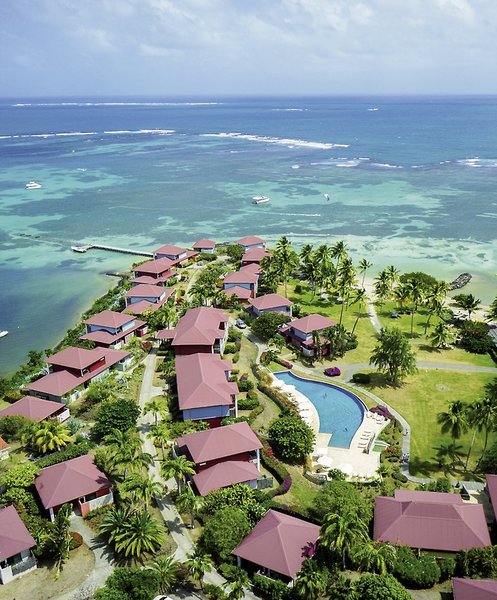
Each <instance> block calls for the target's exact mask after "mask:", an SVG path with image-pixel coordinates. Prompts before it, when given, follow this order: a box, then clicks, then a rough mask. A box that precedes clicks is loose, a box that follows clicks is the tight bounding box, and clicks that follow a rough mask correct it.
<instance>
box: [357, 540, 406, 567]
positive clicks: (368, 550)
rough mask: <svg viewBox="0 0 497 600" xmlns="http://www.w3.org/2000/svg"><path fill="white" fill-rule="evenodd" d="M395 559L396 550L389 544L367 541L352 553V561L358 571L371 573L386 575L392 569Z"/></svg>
mask: <svg viewBox="0 0 497 600" xmlns="http://www.w3.org/2000/svg"><path fill="white" fill-rule="evenodd" d="M396 557H397V549H396V548H395V547H394V546H392V545H391V544H388V543H387V544H384V543H382V542H371V541H367V542H365V543H364V544H360V545H359V546H358V547H357V548H356V549H355V550H354V552H353V555H352V559H353V561H354V562H355V564H356V565H357V566H358V567H359V570H360V571H372V572H373V573H378V574H379V575H386V573H387V572H388V571H389V570H390V569H392V567H393V565H394V564H395V559H396Z"/></svg>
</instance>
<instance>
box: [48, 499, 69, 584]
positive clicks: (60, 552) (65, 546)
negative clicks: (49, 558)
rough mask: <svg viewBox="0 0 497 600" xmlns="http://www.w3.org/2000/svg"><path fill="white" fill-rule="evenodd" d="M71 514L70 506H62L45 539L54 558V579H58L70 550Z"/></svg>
mask: <svg viewBox="0 0 497 600" xmlns="http://www.w3.org/2000/svg"><path fill="white" fill-rule="evenodd" d="M71 513H72V506H71V504H63V505H62V506H61V508H60V509H59V510H58V512H57V514H56V515H55V519H54V522H53V524H52V527H51V529H50V531H49V533H48V537H47V543H48V545H49V547H50V549H51V551H52V553H53V554H54V557H55V579H58V578H59V576H60V572H61V571H62V569H63V567H64V563H65V562H66V560H67V559H68V558H69V551H70V550H71V543H72V535H71V533H70V531H69V526H70V524H71V522H70V520H69V517H70V516H71Z"/></svg>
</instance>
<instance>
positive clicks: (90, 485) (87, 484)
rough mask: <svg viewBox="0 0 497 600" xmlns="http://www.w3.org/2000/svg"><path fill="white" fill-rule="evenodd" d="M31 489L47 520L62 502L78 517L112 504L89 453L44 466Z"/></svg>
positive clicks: (107, 489) (103, 476)
mask: <svg viewBox="0 0 497 600" xmlns="http://www.w3.org/2000/svg"><path fill="white" fill-rule="evenodd" d="M35 487H36V491H37V492H38V496H39V497H40V500H41V503H42V505H43V507H44V508H45V510H47V511H48V514H49V516H50V520H51V521H53V520H54V518H55V514H56V513H57V511H58V510H59V508H60V507H61V506H62V505H63V504H65V503H66V502H70V503H72V504H73V506H74V509H75V511H76V513H77V514H80V515H81V516H82V517H84V516H86V515H87V514H88V513H89V512H90V510H95V509H96V508H101V507H102V506H108V505H109V504H112V503H113V502H114V497H113V495H112V490H111V489H110V482H109V480H108V479H107V477H106V475H105V473H102V471H100V470H99V469H97V467H96V466H95V463H94V462H93V458H92V457H91V456H90V454H85V455H84V456H78V457H77V458H72V459H71V460H66V461H65V462H62V463H58V464H56V465H52V466H51V467H45V468H44V469H42V470H41V471H40V472H39V474H38V476H37V477H36V479H35Z"/></svg>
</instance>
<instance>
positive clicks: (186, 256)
mask: <svg viewBox="0 0 497 600" xmlns="http://www.w3.org/2000/svg"><path fill="white" fill-rule="evenodd" d="M197 254H198V253H197V252H194V251H192V250H188V249H187V248H181V247H180V246H174V245H173V244H166V245H165V246H161V247H160V248H157V250H154V259H155V260H157V259H159V258H168V259H169V260H170V261H171V262H172V264H173V265H181V264H182V263H185V262H187V261H189V260H190V259H191V258H195V257H196V256H197Z"/></svg>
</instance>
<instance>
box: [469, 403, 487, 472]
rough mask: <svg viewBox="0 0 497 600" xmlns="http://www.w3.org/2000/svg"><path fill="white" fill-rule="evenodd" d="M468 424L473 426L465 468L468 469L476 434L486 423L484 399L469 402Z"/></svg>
mask: <svg viewBox="0 0 497 600" xmlns="http://www.w3.org/2000/svg"><path fill="white" fill-rule="evenodd" d="M466 413H467V415H466V416H467V419H468V425H470V427H472V428H473V435H472V436H471V444H470V445H469V450H468V454H467V456H466V463H465V465H464V469H465V470H467V469H468V463H469V457H470V456H471V452H472V450H473V445H474V443H475V438H476V434H477V433H480V432H481V431H482V429H483V428H484V427H485V424H486V414H485V405H484V402H483V401H482V400H476V401H475V402H473V404H469V405H468V406H467V408H466Z"/></svg>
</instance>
